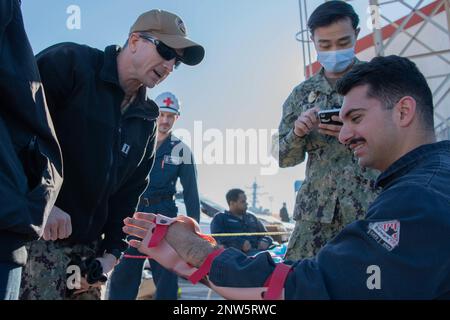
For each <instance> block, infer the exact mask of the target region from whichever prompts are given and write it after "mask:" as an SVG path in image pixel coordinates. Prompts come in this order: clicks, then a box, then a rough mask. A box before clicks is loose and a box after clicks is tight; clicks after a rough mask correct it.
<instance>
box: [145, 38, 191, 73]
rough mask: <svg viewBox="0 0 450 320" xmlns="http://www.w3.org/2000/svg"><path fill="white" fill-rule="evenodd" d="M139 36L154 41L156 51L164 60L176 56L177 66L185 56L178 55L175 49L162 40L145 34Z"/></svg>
mask: <svg viewBox="0 0 450 320" xmlns="http://www.w3.org/2000/svg"><path fill="white" fill-rule="evenodd" d="M139 37H141V38H142V39H145V40H147V41H150V42H151V43H153V44H154V45H155V47H156V51H157V52H158V54H159V55H160V56H161V58H163V59H164V60H167V61H170V60H172V59H174V58H175V68H177V67H178V66H179V65H180V64H181V62H183V57H181V56H180V55H178V53H177V52H176V51H175V49H173V48H171V47H169V46H166V45H165V44H164V43H163V42H162V41H160V40H158V39H155V38H152V37H150V36H147V35H143V34H140V35H139Z"/></svg>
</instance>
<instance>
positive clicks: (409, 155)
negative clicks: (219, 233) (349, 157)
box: [124, 56, 450, 299]
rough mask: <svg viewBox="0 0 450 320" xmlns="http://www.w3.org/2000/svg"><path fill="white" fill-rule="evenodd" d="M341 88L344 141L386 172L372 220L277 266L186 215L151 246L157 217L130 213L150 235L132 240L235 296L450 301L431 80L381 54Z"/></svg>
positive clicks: (447, 224) (442, 148) (443, 157)
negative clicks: (199, 229)
mask: <svg viewBox="0 0 450 320" xmlns="http://www.w3.org/2000/svg"><path fill="white" fill-rule="evenodd" d="M337 91H338V93H339V94H341V95H343V96H344V103H343V106H342V110H341V111H340V118H341V119H342V121H343V127H342V129H341V131H340V134H339V140H340V142H341V143H343V144H344V145H346V146H347V147H349V148H350V150H351V151H352V152H353V153H354V154H355V156H357V157H358V159H359V164H360V165H361V166H364V167H371V168H374V169H377V170H379V171H381V174H380V176H379V177H378V179H377V185H378V186H379V187H381V188H382V191H381V193H380V194H379V196H378V197H377V198H376V199H375V201H374V202H373V203H372V204H371V205H370V207H369V209H368V210H367V213H366V216H365V218H364V219H362V220H358V221H355V222H353V223H351V224H349V225H347V226H346V227H345V228H344V229H343V230H342V231H341V232H340V233H339V234H338V235H337V236H336V237H335V238H334V239H333V240H332V241H330V242H329V243H328V244H327V245H325V247H323V248H322V249H321V250H320V251H319V252H318V254H317V255H316V256H315V257H314V258H312V259H302V260H299V261H296V262H294V263H293V264H291V265H287V264H277V265H276V264H275V263H274V262H273V260H272V259H271V257H270V255H269V254H259V255H257V256H256V257H252V258H248V257H246V256H245V255H244V254H243V253H241V252H239V251H238V250H235V249H233V248H231V249H227V250H225V251H223V252H222V251H221V250H220V249H219V250H218V248H217V245H215V244H214V243H211V242H209V241H207V240H205V239H203V238H201V237H199V236H198V235H197V234H194V233H193V232H192V228H191V227H190V223H186V222H185V221H181V222H175V223H172V224H170V226H169V228H168V231H167V233H166V235H165V237H164V239H163V240H162V241H160V242H159V244H158V246H157V247H149V245H148V240H149V239H151V235H152V233H150V232H149V231H147V230H146V229H150V228H151V229H153V227H154V226H155V223H153V222H152V221H153V218H154V217H153V216H148V215H145V214H142V213H136V214H135V216H134V219H131V218H127V219H126V220H125V224H126V227H124V231H125V232H127V233H130V234H134V235H136V236H139V237H140V238H144V237H145V240H144V241H143V242H140V241H133V242H132V243H131V245H132V246H134V247H137V248H139V251H141V252H143V253H146V254H149V255H152V254H153V255H154V258H155V259H159V260H161V261H165V262H166V263H167V264H169V263H170V264H171V265H172V266H173V267H174V268H175V269H177V270H180V273H184V274H185V275H188V276H189V275H190V274H191V273H192V272H191V270H190V269H188V268H186V267H185V266H184V268H181V267H180V264H179V263H178V264H177V263H175V262H179V261H183V260H184V261H186V262H187V263H189V264H190V265H192V266H194V267H196V268H200V269H199V270H202V271H203V272H202V273H201V275H205V274H206V272H205V271H208V272H209V281H210V286H211V287H212V288H214V289H215V290H216V291H218V292H219V293H221V294H223V295H225V296H226V297H227V298H234V299H242V298H248V299H261V298H262V297H263V296H264V298H266V299H280V298H284V299H450V255H449V248H450V237H449V235H450V214H449V213H450V192H449V186H450V141H448V140H445V141H442V142H436V137H435V132H434V121H433V120H434V119H433V117H434V115H433V96H432V93H431V90H430V87H429V86H428V84H427V81H426V79H425V77H424V76H423V74H422V73H421V72H420V71H419V70H418V68H417V66H416V65H415V64H414V63H413V62H411V61H410V60H408V59H407V58H402V57H398V56H389V57H377V58H374V59H373V60H372V61H371V62H370V63H366V64H361V65H358V66H355V67H354V68H353V70H351V71H350V72H349V73H347V74H346V75H345V76H344V77H343V78H342V79H341V80H340V81H339V82H338V84H337ZM156 222H158V225H160V224H161V223H162V222H161V219H159V220H157V221H156ZM159 229H160V228H159ZM157 231H158V229H156V230H155V233H160V232H157ZM180 239H183V241H182V243H180ZM164 245H165V247H163V246H164ZM158 248H165V249H164V251H163V252H164V253H167V254H170V253H171V258H172V259H173V261H169V260H167V259H166V260H164V258H165V257H166V256H165V255H164V254H161V252H158V251H157V249H158ZM171 249H174V250H175V251H174V252H175V254H174V253H173V251H171ZM207 258H209V259H207ZM205 261H206V263H205ZM201 266H203V268H202V267H201ZM205 266H206V267H208V266H209V267H210V269H209V270H208V268H206V267H205ZM205 269H206V270H205ZM197 278H198V277H197ZM236 288H239V289H236ZM244 294H245V295H244Z"/></svg>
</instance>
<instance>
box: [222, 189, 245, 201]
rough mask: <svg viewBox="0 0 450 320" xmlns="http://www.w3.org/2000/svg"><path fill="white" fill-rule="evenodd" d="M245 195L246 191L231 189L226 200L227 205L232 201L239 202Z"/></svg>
mask: <svg viewBox="0 0 450 320" xmlns="http://www.w3.org/2000/svg"><path fill="white" fill-rule="evenodd" d="M242 193H243V194H245V192H244V190H241V189H231V190H230V191H228V192H227V195H226V196H225V198H226V199H227V203H228V204H230V202H231V201H235V202H236V201H237V200H238V199H239V195H240V194H242Z"/></svg>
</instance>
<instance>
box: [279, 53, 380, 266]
mask: <svg viewBox="0 0 450 320" xmlns="http://www.w3.org/2000/svg"><path fill="white" fill-rule="evenodd" d="M357 63H361V62H359V61H358V62H357ZM342 102H343V98H342V97H341V96H340V95H338V94H337V92H336V91H335V90H334V89H333V88H332V87H331V85H330V83H329V82H328V80H327V79H326V78H325V76H324V70H323V68H322V70H321V71H320V72H319V73H318V74H316V75H315V76H313V77H311V78H310V79H308V80H306V81H305V82H303V83H301V84H300V85H299V86H297V87H296V88H295V89H294V90H293V92H292V93H291V95H290V96H289V97H288V99H287V100H286V102H285V103H284V105H283V118H282V120H281V123H280V126H279V134H278V136H276V137H275V138H274V144H275V145H276V144H277V142H278V148H279V149H278V155H279V165H280V167H282V168H284V167H292V166H295V165H297V164H299V163H302V162H303V161H304V160H305V157H306V153H308V160H307V164H306V178H305V181H304V182H303V184H302V187H301V189H300V191H299V192H298V194H297V198H296V203H295V209H294V216H293V217H294V219H295V220H296V225H295V229H294V231H293V233H292V235H291V237H290V240H289V244H288V250H287V253H286V258H287V259H290V260H298V259H302V258H306V257H312V256H314V255H316V253H317V252H318V251H319V250H320V248H322V247H323V246H324V245H325V244H326V243H327V242H328V241H329V240H331V239H332V238H333V237H334V236H335V235H336V234H337V233H339V232H340V231H341V230H342V229H343V227H344V226H345V225H347V224H349V223H351V222H353V221H355V220H357V219H360V218H363V217H364V214H365V211H366V209H367V207H368V205H369V204H370V203H371V202H372V201H373V200H374V199H375V196H376V190H375V189H374V184H375V179H376V176H377V175H378V173H377V172H375V171H373V170H367V169H363V168H361V167H360V166H359V165H358V161H357V159H356V158H355V157H354V155H353V153H352V152H351V151H350V150H349V149H348V148H347V147H345V146H344V145H342V144H341V143H339V141H338V139H337V138H335V137H332V136H328V135H323V134H320V133H319V132H317V131H316V130H314V131H312V132H311V133H310V134H308V135H306V136H305V137H302V138H300V137H298V136H296V135H295V134H294V131H293V129H294V122H295V121H296V120H297V118H298V116H299V115H300V114H301V113H302V112H304V111H306V110H308V109H311V108H314V107H316V106H318V107H320V109H321V110H328V109H334V108H337V107H340V106H342Z"/></svg>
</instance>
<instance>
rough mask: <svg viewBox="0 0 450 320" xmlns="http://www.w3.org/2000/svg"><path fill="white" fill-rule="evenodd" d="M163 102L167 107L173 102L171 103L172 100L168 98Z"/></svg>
mask: <svg viewBox="0 0 450 320" xmlns="http://www.w3.org/2000/svg"><path fill="white" fill-rule="evenodd" d="M163 102H164V104H165V105H166V106H167V107H170V105H171V104H173V101H172V99H170V97H168V98H166V99H165V100H163Z"/></svg>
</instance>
